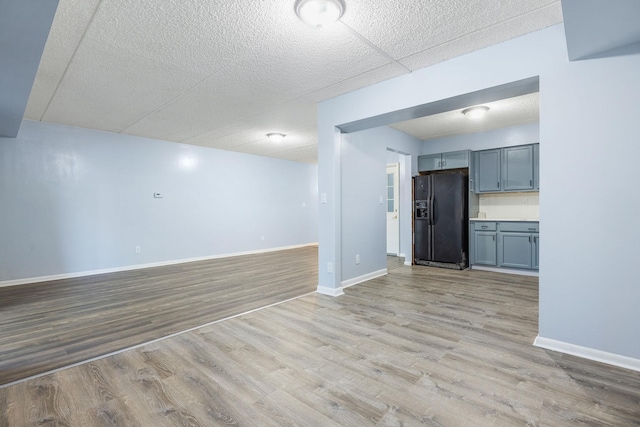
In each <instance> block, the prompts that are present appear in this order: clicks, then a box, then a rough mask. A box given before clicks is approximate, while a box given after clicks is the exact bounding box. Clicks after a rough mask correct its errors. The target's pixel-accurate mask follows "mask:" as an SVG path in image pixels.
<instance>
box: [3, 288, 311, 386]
mask: <svg viewBox="0 0 640 427" xmlns="http://www.w3.org/2000/svg"><path fill="white" fill-rule="evenodd" d="M313 294H315V292H309V293H308V294H304V295H300V296H299V297H293V298H289V299H286V300H284V301H278V302H274V303H273V304H269V305H265V306H263V307H258V308H254V309H253V310H249V311H245V312H244V313H240V314H234V315H232V316H228V317H225V318H223V319H218V320H214V321H213V322H209V323H205V324H204V325H200V326H195V327H193V328H189V329H185V330H184V331H180V332H176V333H173V334H169V335H166V336H164V337H160V338H156V339H154V340H151V341H147V342H144V343H141V344H136V345H133V346H131V347H127V348H123V349H120V350H116V351H113V352H111V353H108V354H103V355H101V356H97V357H93V358H91V359H87V360H83V361H80V362H76V363H74V364H72V365H67V366H63V367H62V368H56V369H53V370H51V371H47V372H43V373H41V374H36V375H32V376H30V377H27V378H22V379H19V380H16V381H13V382H10V383H7V384H0V389H3V388H5V387H9V386H12V385H15V384H19V383H22V382H25V381H29V380H32V379H35V378H40V377H43V376H45V375H49V374H54V373H56V372H60V371H64V370H65V369H69V368H74V367H76V366H80V365H84V364H85V363H89V362H95V361H96V360H100V359H105V358H107V357H110V356H115V355H116V354H120V353H124V352H125V351H129V350H135V349H136V348H140V347H144V346H146V345H149V344H153V343H156V342H158V341H164V340H166V339H167V338H173V337H175V336H177V335H182V334H186V333H187V332H192V331H195V330H196V329H200V328H205V327H207V326H211V325H215V324H216V323H220V322H224V321H225V320H230V319H234V318H236V317H240V316H244V315H245V314H250V313H255V312H256V311H260V310H263V309H265V308H269V307H274V306H276V305H280V304H283V303H285V302H289V301H293V300H297V299H299V298H304V297H306V296H308V295H313Z"/></svg>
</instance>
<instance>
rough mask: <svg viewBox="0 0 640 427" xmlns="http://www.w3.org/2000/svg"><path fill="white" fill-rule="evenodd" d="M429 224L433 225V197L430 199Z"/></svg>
mask: <svg viewBox="0 0 640 427" xmlns="http://www.w3.org/2000/svg"><path fill="white" fill-rule="evenodd" d="M429 224H430V225H433V196H431V198H430V199H429Z"/></svg>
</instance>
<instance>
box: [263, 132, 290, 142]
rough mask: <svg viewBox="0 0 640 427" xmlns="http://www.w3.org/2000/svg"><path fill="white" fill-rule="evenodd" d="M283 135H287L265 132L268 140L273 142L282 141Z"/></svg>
mask: <svg viewBox="0 0 640 427" xmlns="http://www.w3.org/2000/svg"><path fill="white" fill-rule="evenodd" d="M285 136H287V135H285V134H284V133H277V132H273V133H268V134H267V138H269V141H271V142H275V143H276V144H277V143H278V142H282V140H283V139H284V137H285Z"/></svg>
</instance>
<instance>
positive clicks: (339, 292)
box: [317, 285, 344, 297]
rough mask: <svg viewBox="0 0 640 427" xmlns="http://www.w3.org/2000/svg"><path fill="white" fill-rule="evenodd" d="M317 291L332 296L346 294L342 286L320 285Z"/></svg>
mask: <svg viewBox="0 0 640 427" xmlns="http://www.w3.org/2000/svg"><path fill="white" fill-rule="evenodd" d="M317 292H318V293H319V294H322V295H329V296H330V297H339V296H340V295H344V292H343V291H342V287H340V288H329V287H327V286H320V285H318V290H317Z"/></svg>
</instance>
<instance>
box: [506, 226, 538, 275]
mask: <svg viewBox="0 0 640 427" xmlns="http://www.w3.org/2000/svg"><path fill="white" fill-rule="evenodd" d="M499 237H500V247H499V254H498V255H499V256H498V258H499V263H500V264H499V265H500V266H501V267H515V268H531V261H532V251H531V248H532V242H533V238H532V236H531V234H528V233H499Z"/></svg>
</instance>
